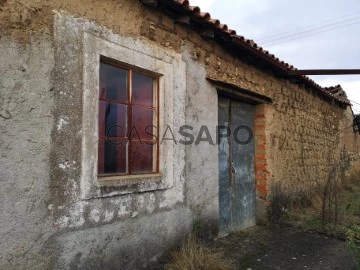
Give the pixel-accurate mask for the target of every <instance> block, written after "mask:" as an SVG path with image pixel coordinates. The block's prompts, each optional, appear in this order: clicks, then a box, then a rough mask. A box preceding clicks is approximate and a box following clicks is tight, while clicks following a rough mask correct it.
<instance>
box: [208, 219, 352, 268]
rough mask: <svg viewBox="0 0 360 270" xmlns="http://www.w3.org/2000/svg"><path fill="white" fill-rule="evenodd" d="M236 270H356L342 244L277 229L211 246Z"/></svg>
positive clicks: (249, 233)
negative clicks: (233, 264)
mask: <svg viewBox="0 0 360 270" xmlns="http://www.w3.org/2000/svg"><path fill="white" fill-rule="evenodd" d="M213 245H214V247H215V248H216V249H219V250H221V251H222V252H223V253H224V254H225V256H226V257H228V258H230V259H232V260H233V261H234V262H236V265H238V266H239V269H245V270H250V269H251V270H258V269H266V270H272V269H314V270H322V269H342V270H348V269H349V270H350V269H358V268H357V267H356V261H355V259H354V257H353V256H352V254H351V253H350V252H349V250H348V249H347V247H346V243H345V242H344V241H342V240H339V239H337V238H334V237H327V236H324V235H320V234H318V233H309V232H304V231H301V230H299V229H296V228H289V227H285V226H279V225H270V226H264V227H260V226H257V227H253V228H250V229H248V230H246V231H243V232H240V233H234V234H231V235H229V236H227V237H224V238H221V239H218V240H216V241H215V242H214V244H213Z"/></svg>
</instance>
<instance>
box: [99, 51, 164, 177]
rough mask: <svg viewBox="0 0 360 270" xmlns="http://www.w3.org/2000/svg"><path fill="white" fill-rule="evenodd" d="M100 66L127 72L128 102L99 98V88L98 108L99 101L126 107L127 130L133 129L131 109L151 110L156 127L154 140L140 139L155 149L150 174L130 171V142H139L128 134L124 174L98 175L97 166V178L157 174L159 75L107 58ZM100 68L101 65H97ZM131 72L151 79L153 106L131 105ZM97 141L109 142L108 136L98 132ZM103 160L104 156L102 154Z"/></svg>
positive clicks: (101, 60) (102, 58)
mask: <svg viewBox="0 0 360 270" xmlns="http://www.w3.org/2000/svg"><path fill="white" fill-rule="evenodd" d="M100 64H106V65H111V66H113V67H116V68H120V69H123V70H126V71H127V72H128V75H127V76H128V78H127V80H128V83H127V96H128V102H122V101H119V100H114V99H109V98H106V97H102V96H101V89H100V87H99V98H98V99H99V106H100V101H104V102H109V103H113V104H121V105H126V106H127V130H130V129H129V128H131V129H132V128H133V122H132V121H133V119H132V110H133V107H135V108H143V109H151V110H153V111H155V112H154V115H155V117H154V118H156V119H155V121H154V122H153V126H155V127H156V138H155V139H152V140H151V139H140V142H141V143H153V145H154V147H155V148H156V149H155V150H154V149H153V163H154V161H155V162H156V164H155V165H153V168H154V170H153V171H152V172H147V173H144V172H141V173H132V171H131V143H130V142H131V141H139V140H132V139H130V138H128V137H127V135H128V134H125V136H126V137H125V141H127V144H128V145H127V147H126V155H127V160H128V161H127V164H126V173H99V165H98V168H97V174H98V177H100V178H107V177H129V176H137V175H154V174H159V170H160V167H159V161H160V150H159V148H160V145H159V123H160V108H159V103H160V97H159V94H160V91H159V89H160V83H159V77H160V76H159V74H157V73H155V72H151V71H148V70H144V69H141V68H138V67H134V66H132V65H128V64H125V63H119V62H118V61H116V60H113V59H110V58H107V57H103V56H101V57H100ZM99 66H101V65H99ZM133 72H136V73H138V74H143V75H145V76H148V77H151V78H152V79H153V89H154V92H153V96H154V99H153V103H155V106H146V105H139V104H133V100H132V96H133V95H132V92H133V89H132V75H133ZM99 75H100V69H99ZM97 122H98V125H99V122H100V115H99V116H98V119H97ZM98 136H99V137H98V139H99V141H100V140H101V139H102V140H104V141H110V140H109V138H108V136H107V135H106V134H105V136H103V137H100V133H99V132H98ZM114 138H116V139H119V137H112V139H114ZM99 147H100V145H98V151H99ZM104 159H105V154H104Z"/></svg>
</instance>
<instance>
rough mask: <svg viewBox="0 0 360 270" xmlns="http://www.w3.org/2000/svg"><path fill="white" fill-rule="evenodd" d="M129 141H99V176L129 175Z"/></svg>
mask: <svg viewBox="0 0 360 270" xmlns="http://www.w3.org/2000/svg"><path fill="white" fill-rule="evenodd" d="M127 146H128V142H127V141H120V140H115V139H114V140H111V141H109V140H105V139H100V140H99V157H98V168H99V174H126V173H127V167H128V165H127V155H126V152H127Z"/></svg>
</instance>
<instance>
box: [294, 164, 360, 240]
mask: <svg viewBox="0 0 360 270" xmlns="http://www.w3.org/2000/svg"><path fill="white" fill-rule="evenodd" d="M321 196H322V194H318V195H314V196H313V197H312V198H311V205H310V206H309V207H304V208H301V207H299V208H295V209H292V210H291V211H290V212H289V213H288V220H289V221H292V222H294V223H296V224H298V225H300V226H302V227H304V228H309V229H316V230H321V229H322V197H321ZM337 212H338V224H337V226H336V228H333V229H332V230H333V231H332V233H339V234H341V235H344V234H345V232H346V231H347V230H348V228H350V227H351V226H353V225H354V224H360V170H359V169H355V170H353V171H352V172H351V173H349V174H348V175H347V176H346V177H345V179H342V181H341V185H340V186H338V207H337Z"/></svg>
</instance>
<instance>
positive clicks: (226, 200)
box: [219, 97, 256, 235]
mask: <svg viewBox="0 0 360 270" xmlns="http://www.w3.org/2000/svg"><path fill="white" fill-rule="evenodd" d="M254 115H255V107H254V106H253V105H250V104H247V103H243V102H239V101H235V100H231V99H228V98H225V97H219V131H220V136H219V206H220V224H219V225H220V228H219V231H220V235H226V234H228V233H230V232H232V231H236V230H241V229H245V228H247V227H251V226H254V225H255V223H256V221H255V207H256V197H255V196H256V195H255V170H254V139H253V133H252V130H253V125H254ZM224 127H228V128H229V129H225V128H224ZM229 131H230V132H229ZM226 134H230V136H225V135H226Z"/></svg>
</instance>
